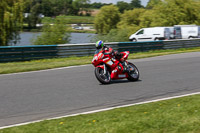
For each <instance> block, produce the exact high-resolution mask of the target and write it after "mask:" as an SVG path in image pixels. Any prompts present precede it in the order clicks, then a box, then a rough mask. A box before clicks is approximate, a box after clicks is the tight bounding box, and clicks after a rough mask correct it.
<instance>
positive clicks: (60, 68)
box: [0, 64, 91, 76]
mask: <svg viewBox="0 0 200 133" xmlns="http://www.w3.org/2000/svg"><path fill="white" fill-rule="evenodd" d="M90 65H91V64H87V65H79V66H68V67H59V68H52V69H45V70H38V71H30V72H19V73H10V74H0V76H9V75H19V74H28V73H38V72H48V71H55V70H63V69H69V68H77V67H84V66H90Z"/></svg>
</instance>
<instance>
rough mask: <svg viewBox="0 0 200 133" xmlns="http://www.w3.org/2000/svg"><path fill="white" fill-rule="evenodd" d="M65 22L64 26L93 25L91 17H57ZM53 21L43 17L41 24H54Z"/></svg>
mask: <svg viewBox="0 0 200 133" xmlns="http://www.w3.org/2000/svg"><path fill="white" fill-rule="evenodd" d="M59 17H60V18H63V19H64V20H65V21H66V24H81V23H82V24H93V23H94V17H93V16H59ZM54 20H55V19H52V18H50V17H45V18H43V19H42V23H54Z"/></svg>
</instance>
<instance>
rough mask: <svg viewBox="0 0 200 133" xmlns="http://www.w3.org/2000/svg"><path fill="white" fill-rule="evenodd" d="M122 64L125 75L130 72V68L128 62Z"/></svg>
mask: <svg viewBox="0 0 200 133" xmlns="http://www.w3.org/2000/svg"><path fill="white" fill-rule="evenodd" d="M121 64H122V66H123V73H125V72H129V68H128V65H127V63H126V61H124V62H122V63H121Z"/></svg>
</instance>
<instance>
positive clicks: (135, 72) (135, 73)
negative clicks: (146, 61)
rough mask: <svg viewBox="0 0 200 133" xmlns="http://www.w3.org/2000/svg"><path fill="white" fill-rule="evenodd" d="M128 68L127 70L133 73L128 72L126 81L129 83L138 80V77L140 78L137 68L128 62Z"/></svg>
mask: <svg viewBox="0 0 200 133" xmlns="http://www.w3.org/2000/svg"><path fill="white" fill-rule="evenodd" d="M128 67H129V69H131V68H132V69H134V70H133V71H131V70H130V72H128V78H127V79H128V80H129V81H137V80H139V77H140V73H139V70H138V68H137V67H136V66H135V65H134V64H133V63H130V62H128Z"/></svg>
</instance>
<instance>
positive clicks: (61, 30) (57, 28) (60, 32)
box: [33, 17, 70, 45]
mask: <svg viewBox="0 0 200 133" xmlns="http://www.w3.org/2000/svg"><path fill="white" fill-rule="evenodd" d="M65 23H66V22H65V20H64V19H62V17H56V20H55V23H54V24H53V25H51V24H45V25H44V26H43V28H42V34H41V35H40V36H38V37H37V38H36V39H35V40H33V44H34V45H52V44H54V45H55V44H65V43H68V42H69V41H70V34H69V33H67V27H66V24H65Z"/></svg>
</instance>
